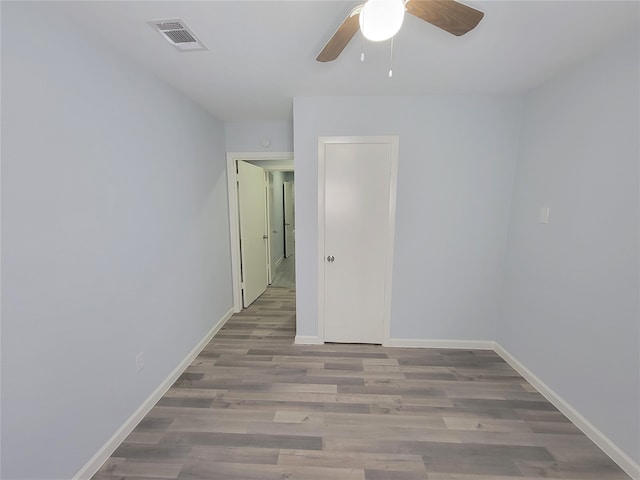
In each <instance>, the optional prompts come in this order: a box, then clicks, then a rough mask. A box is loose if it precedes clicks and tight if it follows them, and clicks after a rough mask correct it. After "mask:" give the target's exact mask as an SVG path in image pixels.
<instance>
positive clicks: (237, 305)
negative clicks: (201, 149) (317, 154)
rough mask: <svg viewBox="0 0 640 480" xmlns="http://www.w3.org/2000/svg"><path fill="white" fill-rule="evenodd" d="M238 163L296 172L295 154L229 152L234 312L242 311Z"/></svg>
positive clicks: (228, 173)
mask: <svg viewBox="0 0 640 480" xmlns="http://www.w3.org/2000/svg"><path fill="white" fill-rule="evenodd" d="M238 161H250V162H264V165H260V167H261V168H262V169H263V170H267V171H268V170H279V171H294V168H293V152H273V153H270V152H227V198H228V203H229V239H230V242H231V282H232V292H233V311H234V312H235V313H238V312H240V311H242V285H241V281H240V221H239V213H238V212H239V211H238V183H237V178H236V172H237V170H236V165H237V162H238Z"/></svg>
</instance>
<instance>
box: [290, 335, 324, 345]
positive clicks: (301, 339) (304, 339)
mask: <svg viewBox="0 0 640 480" xmlns="http://www.w3.org/2000/svg"><path fill="white" fill-rule="evenodd" d="M294 343H295V344H296V345H323V344H324V342H323V341H322V340H320V337H313V336H306V335H296V338H295V340H294Z"/></svg>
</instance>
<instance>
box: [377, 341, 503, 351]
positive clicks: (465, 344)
mask: <svg viewBox="0 0 640 480" xmlns="http://www.w3.org/2000/svg"><path fill="white" fill-rule="evenodd" d="M383 345H384V346H385V347H404V348H455V349H463V350H493V349H494V347H495V342H494V341H492V340H440V339H422V338H420V339H409V338H390V339H388V340H387V341H386V342H385V343H384V344H383Z"/></svg>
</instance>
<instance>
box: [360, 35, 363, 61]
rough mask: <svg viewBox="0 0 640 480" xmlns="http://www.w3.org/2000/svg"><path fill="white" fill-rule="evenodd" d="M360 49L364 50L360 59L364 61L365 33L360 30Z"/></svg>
mask: <svg viewBox="0 0 640 480" xmlns="http://www.w3.org/2000/svg"><path fill="white" fill-rule="evenodd" d="M360 51H361V52H362V53H361V54H360V61H361V62H364V34H363V33H362V32H360Z"/></svg>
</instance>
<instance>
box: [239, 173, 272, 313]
mask: <svg viewBox="0 0 640 480" xmlns="http://www.w3.org/2000/svg"><path fill="white" fill-rule="evenodd" d="M266 201H267V198H266V190H265V180H264V170H263V169H262V168H260V167H256V166H255V165H251V164H250V163H247V162H238V210H239V214H240V261H241V272H242V280H243V284H244V288H243V291H242V292H243V294H242V297H243V306H244V307H248V306H249V305H251V304H252V303H253V302H254V300H255V299H256V298H258V297H259V296H260V295H261V294H262V293H263V292H264V291H265V290H266V289H267V283H268V280H269V274H268V265H267V262H268V260H267V242H266V239H265V238H264V237H265V235H266V234H267V225H266V223H267V222H266V211H267V209H266Z"/></svg>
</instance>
